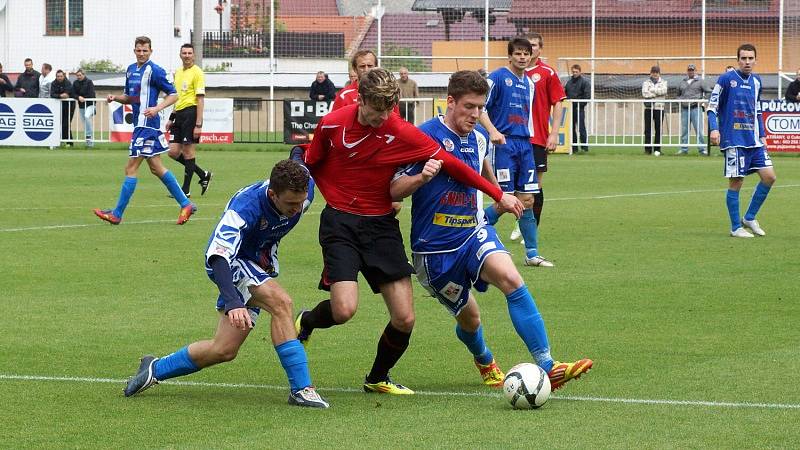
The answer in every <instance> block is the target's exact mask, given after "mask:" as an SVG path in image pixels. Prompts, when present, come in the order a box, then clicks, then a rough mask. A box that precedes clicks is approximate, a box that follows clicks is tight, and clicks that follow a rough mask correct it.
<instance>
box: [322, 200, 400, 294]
mask: <svg viewBox="0 0 800 450" xmlns="http://www.w3.org/2000/svg"><path fill="white" fill-rule="evenodd" d="M319 243H320V245H321V246H322V259H323V262H324V263H325V268H324V269H323V270H322V278H321V279H320V282H319V288H320V289H322V290H325V291H329V290H330V287H331V285H332V284H333V283H336V282H338V281H358V272H359V271H360V272H361V273H362V274H363V275H364V278H365V279H366V280H367V283H369V287H370V288H372V292H374V293H376V294H377V293H378V292H380V287H381V285H383V284H386V283H389V282H392V281H397V280H400V279H403V278H406V277H409V276H411V274H412V273H414V268H413V267H412V266H411V263H409V262H408V257H407V256H406V249H405V246H404V245H403V235H402V234H400V223H399V222H398V221H397V219H395V218H394V216H393V215H391V214H388V215H385V216H359V215H355V214H350V213H346V212H343V211H339V210H337V209H334V208H331V207H330V206H325V209H323V210H322V215H321V216H320V219H319Z"/></svg>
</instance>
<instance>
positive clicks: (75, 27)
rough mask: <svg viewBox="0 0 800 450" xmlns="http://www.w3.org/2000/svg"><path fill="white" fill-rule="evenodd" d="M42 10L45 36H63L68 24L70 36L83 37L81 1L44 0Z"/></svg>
mask: <svg viewBox="0 0 800 450" xmlns="http://www.w3.org/2000/svg"><path fill="white" fill-rule="evenodd" d="M67 2H69V17H67ZM44 9H45V14H44V16H45V35H47V36H64V34H65V30H66V28H67V24H69V35H70V36H83V0H45V2H44Z"/></svg>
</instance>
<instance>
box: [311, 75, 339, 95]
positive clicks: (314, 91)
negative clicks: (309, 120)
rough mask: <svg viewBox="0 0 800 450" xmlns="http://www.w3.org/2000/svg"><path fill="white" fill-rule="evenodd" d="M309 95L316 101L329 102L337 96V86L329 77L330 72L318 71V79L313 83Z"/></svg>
mask: <svg viewBox="0 0 800 450" xmlns="http://www.w3.org/2000/svg"><path fill="white" fill-rule="evenodd" d="M308 96H309V97H310V98H311V100H313V101H315V102H329V101H331V100H333V98H334V97H336V86H334V85H333V81H331V80H329V79H328V74H326V73H325V72H323V71H321V70H320V71H319V72H317V79H316V80H314V82H313V83H311V91H309V93H308Z"/></svg>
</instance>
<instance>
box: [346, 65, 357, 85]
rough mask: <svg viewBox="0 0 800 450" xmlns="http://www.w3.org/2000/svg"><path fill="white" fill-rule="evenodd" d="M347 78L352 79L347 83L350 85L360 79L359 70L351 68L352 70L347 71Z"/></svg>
mask: <svg viewBox="0 0 800 450" xmlns="http://www.w3.org/2000/svg"><path fill="white" fill-rule="evenodd" d="M347 78H348V79H349V80H350V82H349V83H347V85H348V86H349V85H351V84H353V83H355V82H356V81H358V72H356V71H355V70H353V69H352V68H351V69H350V71H349V72H348V73H347Z"/></svg>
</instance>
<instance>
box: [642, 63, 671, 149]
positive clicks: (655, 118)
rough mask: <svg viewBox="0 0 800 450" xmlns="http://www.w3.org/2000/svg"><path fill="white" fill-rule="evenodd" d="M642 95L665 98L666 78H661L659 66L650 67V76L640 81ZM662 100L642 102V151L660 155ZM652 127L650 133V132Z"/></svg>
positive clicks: (658, 98) (651, 97)
mask: <svg viewBox="0 0 800 450" xmlns="http://www.w3.org/2000/svg"><path fill="white" fill-rule="evenodd" d="M642 97H644V98H647V99H656V100H664V99H666V98H667V80H665V79H663V78H661V68H659V67H658V66H653V67H651V68H650V78H648V79H647V80H645V81H644V83H642ZM663 115H664V102H645V103H644V152H645V153H647V154H648V155H649V154H651V153H652V154H653V156H661V120H662V118H663ZM651 127H652V133H651Z"/></svg>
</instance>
